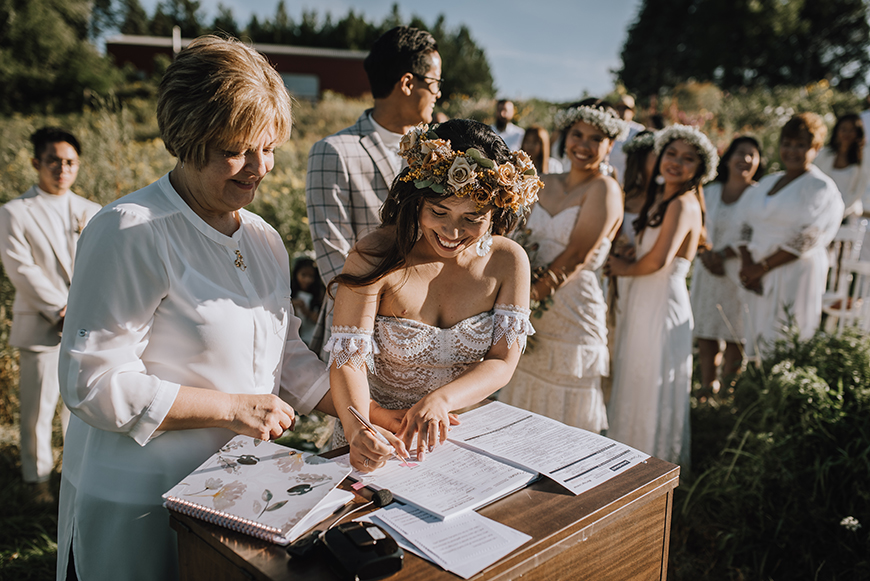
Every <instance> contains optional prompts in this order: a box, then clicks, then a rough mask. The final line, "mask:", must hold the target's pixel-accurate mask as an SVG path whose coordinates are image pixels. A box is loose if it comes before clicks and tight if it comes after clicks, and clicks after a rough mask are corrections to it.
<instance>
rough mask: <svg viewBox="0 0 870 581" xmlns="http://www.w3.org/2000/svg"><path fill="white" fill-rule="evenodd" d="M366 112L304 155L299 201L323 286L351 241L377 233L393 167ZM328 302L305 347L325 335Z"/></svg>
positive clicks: (317, 345) (318, 342)
mask: <svg viewBox="0 0 870 581" xmlns="http://www.w3.org/2000/svg"><path fill="white" fill-rule="evenodd" d="M370 113H371V109H369V110H367V111H366V112H364V113H363V114H362V115H361V116H360V118H359V119H357V122H356V123H355V124H354V125H351V126H350V127H348V128H347V129H342V130H341V131H339V132H338V133H336V134H334V135H330V136H329V137H326V138H324V139H321V140H320V141H318V142H317V143H315V144H314V146H313V147H312V148H311V151H310V152H309V153H308V174H307V175H306V177H305V200H306V204H307V206H308V227H309V229H310V230H311V238H312V240H313V241H314V252H315V255H316V257H317V268H318V270H319V271H320V276H321V278H322V279H323V282H324V284H328V283H329V281H330V280H332V278H333V277H334V276H336V275H337V274H340V273H341V269H342V268H343V267H344V261H345V259H346V258H347V255H348V253H349V252H350V250H351V248H353V246H354V244H356V242H357V240H359V239H360V238H362V237H363V236H365V235H366V234H368V233H369V232H371V231H372V230H374V229H375V228H377V227H378V226H379V225H380V223H381V220H380V210H381V205H382V204H383V203H384V201H385V200H386V199H387V194H388V193H389V191H390V184H392V183H393V180H394V179H395V177H396V173H397V171H396V168H394V167H393V165H392V163H391V162H390V159H389V157H388V156H389V154H388V152H387V150H386V149H385V147H384V144H383V142H382V141H381V138H380V136H379V135H378V134H377V131H375V127H374V125H373V124H372V121H371V118H370V116H369V115H370ZM331 323H332V301H331V300H329V299H327V300H326V301H324V304H323V309H322V310H321V313H320V319H319V321H318V324H317V329H315V332H314V338H313V339H312V342H311V348H312V350H314V351H315V352H319V351H320V350H321V348H322V346H323V345H324V344H325V343H326V339H327V338H328V336H329V327H330V326H331Z"/></svg>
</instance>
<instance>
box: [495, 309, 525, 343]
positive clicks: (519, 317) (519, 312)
mask: <svg viewBox="0 0 870 581" xmlns="http://www.w3.org/2000/svg"><path fill="white" fill-rule="evenodd" d="M531 312H532V311H531V310H529V309H527V308H525V307H520V306H517V305H495V308H493V320H492V344H493V345H495V344H496V343H498V342H499V339H501V338H502V337H504V338H505V341H507V346H508V349H510V348H511V347H513V346H514V343H515V342H517V343H519V345H520V351H522V352H524V351H525V350H526V340H527V339H528V337H531V336H532V335H534V334H535V329H534V327H532V323H531V322H530V321H529V315H530V314H531Z"/></svg>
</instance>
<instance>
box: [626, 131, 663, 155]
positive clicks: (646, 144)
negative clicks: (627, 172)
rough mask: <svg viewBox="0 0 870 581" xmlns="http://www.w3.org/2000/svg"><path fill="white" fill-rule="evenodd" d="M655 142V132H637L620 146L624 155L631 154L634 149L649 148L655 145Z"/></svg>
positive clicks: (642, 149)
mask: <svg viewBox="0 0 870 581" xmlns="http://www.w3.org/2000/svg"><path fill="white" fill-rule="evenodd" d="M655 142H656V134H655V133H642V134H638V135H635V136H634V137H632V138H631V139H629V140H628V141H626V142H625V145H623V146H622V152H623V153H624V154H625V155H631V154H632V153H634V152H636V151H644V150H651V149H652V148H653V147H655Z"/></svg>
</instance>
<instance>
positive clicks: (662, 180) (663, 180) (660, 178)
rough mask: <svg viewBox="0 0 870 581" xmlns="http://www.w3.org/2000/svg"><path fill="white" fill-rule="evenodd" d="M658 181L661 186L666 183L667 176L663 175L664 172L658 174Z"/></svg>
mask: <svg viewBox="0 0 870 581" xmlns="http://www.w3.org/2000/svg"><path fill="white" fill-rule="evenodd" d="M656 183H657V184H658V185H660V186H663V185H665V176H663V175H662V174H659V175H657V176H656Z"/></svg>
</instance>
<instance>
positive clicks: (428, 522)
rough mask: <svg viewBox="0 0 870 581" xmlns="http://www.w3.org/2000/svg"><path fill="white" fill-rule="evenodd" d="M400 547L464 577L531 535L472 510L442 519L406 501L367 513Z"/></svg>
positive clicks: (511, 550) (518, 545)
mask: <svg viewBox="0 0 870 581" xmlns="http://www.w3.org/2000/svg"><path fill="white" fill-rule="evenodd" d="M367 518H368V519H371V520H372V521H373V522H375V523H376V524H379V525H381V526H383V527H384V528H386V529H388V530H389V532H390V533H391V534H392V535H393V537H394V538H395V539H396V541H397V542H399V543H400V544H401V545H402V546H403V548H407V549H408V550H410V551H411V552H413V553H415V554H417V555H420V556H421V557H423V558H425V559H428V560H430V561H432V562H433V563H435V564H436V565H438V566H439V567H441V568H443V569H445V570H447V571H451V572H452V573H455V574H457V575H459V576H460V577H462V578H463V579H468V578H470V577H473V576H474V575H476V574H477V573H478V572H480V571H482V570H483V569H485V568H487V567H489V566H490V565H492V564H493V563H495V562H496V561H498V560H499V559H501V558H502V557H504V556H506V555H508V554H509V553H512V552H513V551H515V550H516V549H518V548H519V547H520V546H522V545H524V544H525V543H526V542H528V541H529V540H530V539H531V538H532V537H530V536H529V535H527V534H525V533H521V532H519V531H517V530H514V529H512V528H510V527H508V526H506V525H503V524H501V523H499V522H496V521H494V520H491V519H488V518H486V517H484V516H481V515H479V514H477V513H476V512H474V511H471V512H467V513H465V514H462V515H460V516H457V517H456V518H454V519H450V520H448V521H442V520H439V519H437V518H435V517H434V516H432V515H431V514H429V513H427V512H425V511H423V510H420V509H418V508H416V507H412V506H409V505H399V504H393V505H390V506H389V507H387V508H382V509H381V510H378V511H376V512H373V513H371V514H369V515H367Z"/></svg>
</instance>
